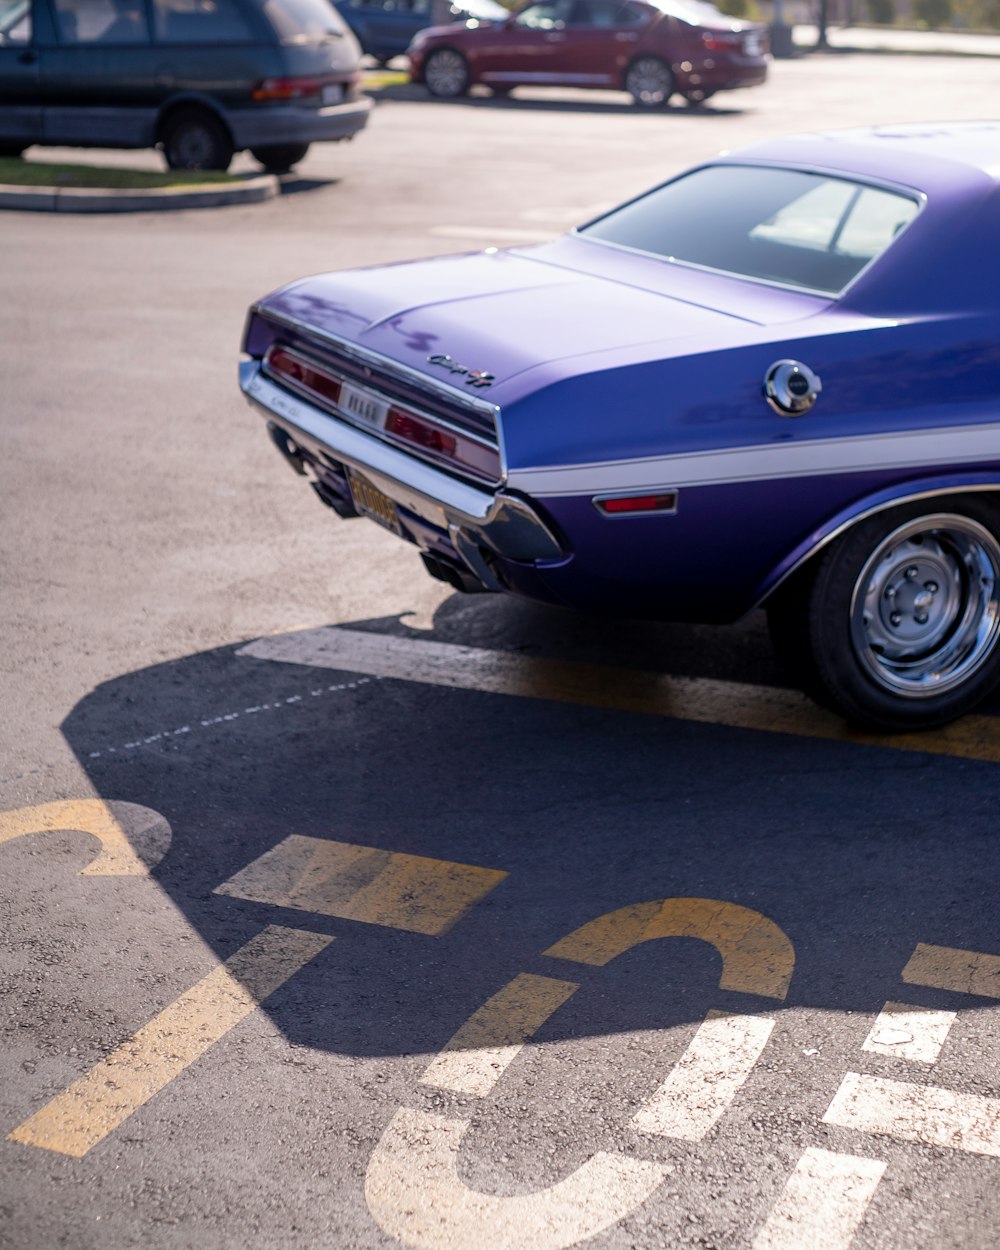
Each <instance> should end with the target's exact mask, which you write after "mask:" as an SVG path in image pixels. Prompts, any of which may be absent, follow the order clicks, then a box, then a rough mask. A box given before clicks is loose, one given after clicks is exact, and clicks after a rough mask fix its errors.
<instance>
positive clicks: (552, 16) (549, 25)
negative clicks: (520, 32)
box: [514, 0, 574, 30]
mask: <svg viewBox="0 0 1000 1250" xmlns="http://www.w3.org/2000/svg"><path fill="white" fill-rule="evenodd" d="M573 4H574V0H545V2H544V3H542V4H529V5H528V7H527V8H526V9H522V10H521V12H520V13H518V15H517V17H516V18H515V19H514V25H515V26H520V27H522V28H523V29H526V30H555V29H557V28H558V27H561V26H565V25H566V21H567V19H568V18H569V15H570V11H571V10H572V8H573Z"/></svg>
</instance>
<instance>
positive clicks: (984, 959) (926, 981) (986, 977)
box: [901, 942, 1000, 998]
mask: <svg viewBox="0 0 1000 1250" xmlns="http://www.w3.org/2000/svg"><path fill="white" fill-rule="evenodd" d="M901 975H902V978H903V980H904V981H906V982H907V983H908V984H909V985H926V986H928V987H929V988H930V989H935V990H954V991H955V992H956V993H959V994H978V995H980V996H981V997H982V998H1000V955H985V954H983V953H982V952H981V951H963V950H958V949H956V948H955V947H952V946H929V945H927V944H926V943H924V942H918V943H917V947H916V950H914V952H913V954H912V955H911V956H910V961H909V963H908V964H907V965H906V967H905V968H904V969H903V971H902V974H901Z"/></svg>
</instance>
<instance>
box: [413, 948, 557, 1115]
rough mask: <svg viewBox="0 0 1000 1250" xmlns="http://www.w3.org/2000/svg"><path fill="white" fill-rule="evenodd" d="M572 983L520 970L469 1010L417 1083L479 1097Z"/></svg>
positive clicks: (534, 1031)
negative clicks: (502, 986)
mask: <svg viewBox="0 0 1000 1250" xmlns="http://www.w3.org/2000/svg"><path fill="white" fill-rule="evenodd" d="M579 988H580V987H579V985H577V984H576V982H574V981H557V980H555V979H554V978H553V977H539V976H534V975H532V974H531V973H530V972H522V973H521V974H520V975H519V976H517V977H515V978H514V980H513V981H511V982H510V983H509V984H507V985H505V986H504V988H503V989H502V990H500V992H499V993H497V994H494V995H493V997H492V998H489V999H487V1000H486V1002H485V1003H483V1005H482V1006H481V1007H480V1008H479V1009H478V1010H477V1011H476V1012H474V1013H473V1014H472V1015H471V1016H470V1017H469V1018H468V1020H466V1022H465V1023H464V1024H463V1025H462V1027H461V1028H460V1029H459V1030H458V1032H457V1033H456V1034H455V1035H454V1037H453V1038H452V1039H451V1041H450V1042H448V1044H447V1045H446V1046H445V1047H444V1049H443V1050H442V1051H441V1052H440V1054H438V1055H437V1056H436V1058H434V1059H433V1060H432V1061H431V1063H430V1064H429V1065H428V1067H427V1069H426V1071H425V1072H424V1074H423V1076H422V1077H421V1078H420V1083H421V1084H422V1085H433V1086H435V1087H436V1088H437V1089H449V1090H452V1091H453V1092H454V1093H456V1094H474V1095H475V1096H476V1097H479V1098H482V1097H483V1096H484V1095H486V1094H488V1093H489V1092H490V1090H492V1089H493V1087H494V1085H496V1083H497V1081H499V1079H500V1078H501V1076H503V1074H504V1072H506V1071H507V1069H508V1068H509V1067H510V1065H511V1064H512V1063H513V1062H514V1060H515V1059H516V1058H517V1056H518V1055H519V1054H520V1052H521V1050H522V1048H523V1046H524V1043H525V1042H526V1041H528V1039H529V1038H531V1037H533V1036H534V1035H535V1033H536V1032H537V1031H538V1029H540V1028H541V1026H542V1025H543V1024H544V1023H545V1021H546V1020H548V1018H549V1016H551V1015H552V1014H553V1012H555V1011H556V1010H557V1009H558V1008H559V1007H561V1006H562V1005H563V1003H564V1002H566V1000H567V999H568V998H569V997H570V995H572V994H573V993H574V992H575V991H576V990H578V989H579Z"/></svg>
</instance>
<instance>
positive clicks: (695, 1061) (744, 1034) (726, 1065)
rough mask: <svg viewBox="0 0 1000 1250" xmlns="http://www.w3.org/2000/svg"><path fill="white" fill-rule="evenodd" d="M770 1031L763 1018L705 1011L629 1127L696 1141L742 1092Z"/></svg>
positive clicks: (699, 1139)
mask: <svg viewBox="0 0 1000 1250" xmlns="http://www.w3.org/2000/svg"><path fill="white" fill-rule="evenodd" d="M773 1028H774V1021H773V1020H768V1019H765V1018H764V1017H763V1016H742V1015H729V1014H727V1013H725V1012H722V1011H710V1012H709V1013H708V1015H707V1016H706V1017H705V1019H704V1020H703V1021H702V1023H701V1024H700V1025H699V1026H698V1031H697V1032H696V1033H695V1035H694V1037H693V1038H692V1039H691V1044H690V1046H688V1048H687V1050H686V1051H685V1052H684V1054H683V1055H681V1057H680V1059H679V1060H678V1061H677V1063H676V1064H675V1065H674V1067H673V1068H672V1069H671V1071H670V1075H669V1076H668V1077H667V1079H666V1080H665V1081H664V1082H663V1084H662V1085H661V1086H660V1087H659V1089H658V1090H657V1091H656V1093H655V1094H653V1095H652V1097H650V1098H647V1099H646V1101H645V1102H644V1103H643V1105H642V1106H641V1107H640V1109H639V1110H638V1111H637V1112H636V1114H635V1115H634V1116H633V1117H632V1123H633V1124H634V1125H635V1126H636V1128H638V1129H640V1130H641V1131H642V1132H644V1133H656V1134H658V1135H659V1136H661V1137H677V1138H680V1139H681V1140H682V1141H701V1139H702V1138H703V1137H704V1136H705V1135H706V1133H708V1132H709V1131H710V1130H711V1129H712V1128H714V1127H715V1125H716V1124H717V1123H718V1121H719V1119H720V1118H721V1117H722V1115H723V1113H724V1112H725V1111H726V1110H727V1108H728V1107H729V1105H730V1104H731V1103H732V1101H733V1099H734V1098H735V1097H736V1095H737V1094H738V1093H739V1091H740V1090H741V1089H742V1087H743V1084H744V1082H745V1081H746V1079H747V1077H748V1076H749V1075H750V1073H751V1071H752V1070H753V1066H754V1064H755V1063H756V1062H757V1060H758V1059H759V1058H760V1055H761V1051H763V1049H764V1047H765V1046H766V1045H767V1039H768V1038H769V1037H770V1036H771V1030H772V1029H773Z"/></svg>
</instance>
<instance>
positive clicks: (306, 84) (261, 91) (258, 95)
mask: <svg viewBox="0 0 1000 1250" xmlns="http://www.w3.org/2000/svg"><path fill="white" fill-rule="evenodd" d="M328 82H329V79H324V78H265V79H264V80H263V82H259V83H258V84H257V85H256V87H254V88H253V90H252V91H251V92H250V98H251V99H252V100H258V101H260V100H319V99H321V98H322V95H323V88H324V87H325V86H326V85H327V84H328Z"/></svg>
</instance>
